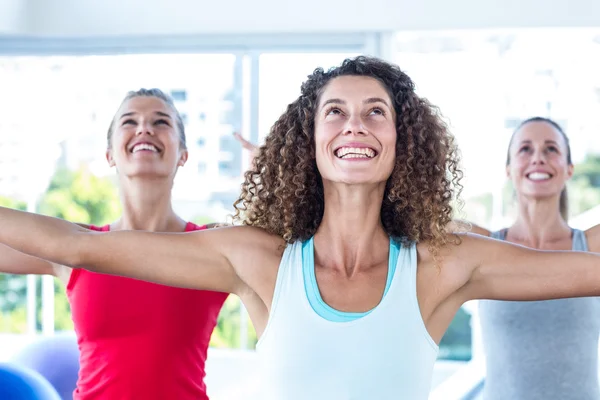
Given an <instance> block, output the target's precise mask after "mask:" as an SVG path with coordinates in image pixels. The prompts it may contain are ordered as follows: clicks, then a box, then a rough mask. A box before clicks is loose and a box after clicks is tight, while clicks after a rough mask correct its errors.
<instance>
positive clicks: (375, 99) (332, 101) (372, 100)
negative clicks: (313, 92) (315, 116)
mask: <svg viewBox="0 0 600 400" xmlns="http://www.w3.org/2000/svg"><path fill="white" fill-rule="evenodd" d="M363 103H364V104H373V103H383V104H385V105H386V106H388V108H390V105H389V104H388V102H387V101H385V100H384V99H382V98H381V97H369V98H368V99H366V100H364V101H363ZM327 104H346V101H344V100H342V99H329V100H326V101H325V102H323V105H322V106H321V107H325V106H326V105H327Z"/></svg>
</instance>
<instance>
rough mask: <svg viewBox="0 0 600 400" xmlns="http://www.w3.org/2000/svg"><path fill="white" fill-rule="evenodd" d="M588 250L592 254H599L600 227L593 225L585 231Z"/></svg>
mask: <svg viewBox="0 0 600 400" xmlns="http://www.w3.org/2000/svg"><path fill="white" fill-rule="evenodd" d="M585 237H586V239H587V242H588V249H589V250H590V251H591V252H594V253H600V225H594V226H592V227H591V228H589V229H588V230H586V231H585Z"/></svg>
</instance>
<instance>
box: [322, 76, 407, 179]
mask: <svg viewBox="0 0 600 400" xmlns="http://www.w3.org/2000/svg"><path fill="white" fill-rule="evenodd" d="M395 121H396V114H395V111H394V108H393V104H392V101H391V99H390V96H389V94H388V92H387V90H386V89H385V88H384V86H383V85H382V84H381V82H379V81H378V80H376V79H373V78H369V77H362V76H341V77H338V78H335V79H332V80H331V82H329V83H328V84H327V86H326V87H325V89H324V90H323V92H322V94H321V96H320V98H319V102H318V105H317V109H316V112H315V146H316V162H317V168H318V169H319V172H320V174H321V177H322V178H323V182H326V181H331V182H339V183H345V184H361V183H380V182H386V181H387V179H388V178H389V177H390V175H391V173H392V171H393V169H394V164H395V159H396V138H397V133H396V124H395Z"/></svg>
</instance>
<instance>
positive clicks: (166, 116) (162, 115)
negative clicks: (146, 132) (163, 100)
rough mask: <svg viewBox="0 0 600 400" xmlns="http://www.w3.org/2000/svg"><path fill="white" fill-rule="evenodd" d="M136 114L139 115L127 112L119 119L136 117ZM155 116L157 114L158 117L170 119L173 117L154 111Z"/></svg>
mask: <svg viewBox="0 0 600 400" xmlns="http://www.w3.org/2000/svg"><path fill="white" fill-rule="evenodd" d="M135 114H137V113H136V112H135V111H131V112H126V113H125V114H123V115H121V116H120V117H119V119H123V118H125V117H131V116H132V115H135ZM154 114H156V115H158V116H160V117H165V118H169V119H171V116H170V115H169V114H167V113H164V112H162V111H154Z"/></svg>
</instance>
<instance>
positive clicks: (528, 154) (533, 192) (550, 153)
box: [506, 121, 573, 198]
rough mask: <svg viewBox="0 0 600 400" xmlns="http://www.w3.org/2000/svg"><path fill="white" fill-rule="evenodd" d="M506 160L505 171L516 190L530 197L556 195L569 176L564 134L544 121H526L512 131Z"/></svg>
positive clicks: (569, 170) (570, 166) (569, 164)
mask: <svg viewBox="0 0 600 400" xmlns="http://www.w3.org/2000/svg"><path fill="white" fill-rule="evenodd" d="M508 161H509V162H508V165H507V167H506V173H507V175H508V177H509V178H510V179H511V180H512V182H513V186H514V188H515V190H516V192H517V193H518V194H521V195H524V196H529V197H533V198H546V197H552V196H559V195H560V192H561V191H562V190H563V188H564V187H565V184H566V182H567V180H568V179H569V178H570V177H571V176H572V175H573V165H572V163H571V156H570V149H569V147H568V144H567V142H566V140H565V137H564V136H563V134H562V133H561V132H560V131H559V130H558V129H556V127H554V126H552V125H551V124H549V123H547V122H544V121H533V122H527V123H525V124H524V125H522V126H521V127H520V128H519V130H517V131H516V132H515V134H514V136H513V138H512V142H511V145H510V148H509V159H508Z"/></svg>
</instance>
